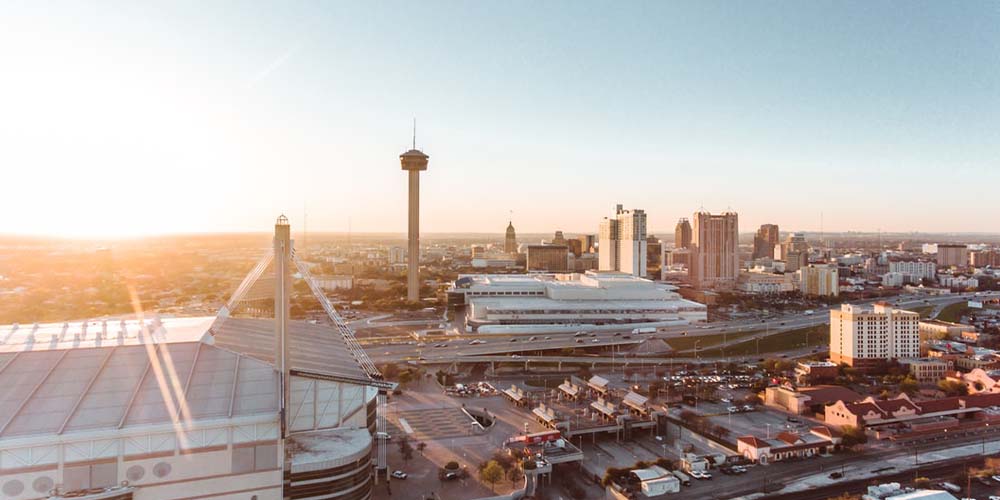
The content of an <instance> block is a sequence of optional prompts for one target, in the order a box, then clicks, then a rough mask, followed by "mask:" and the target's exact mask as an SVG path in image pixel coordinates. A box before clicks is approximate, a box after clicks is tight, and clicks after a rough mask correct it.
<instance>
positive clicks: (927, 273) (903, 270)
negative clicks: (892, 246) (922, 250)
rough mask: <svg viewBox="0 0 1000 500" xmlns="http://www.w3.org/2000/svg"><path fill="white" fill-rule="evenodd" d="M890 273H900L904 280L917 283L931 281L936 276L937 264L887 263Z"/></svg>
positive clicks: (923, 262) (915, 261) (907, 261)
mask: <svg viewBox="0 0 1000 500" xmlns="http://www.w3.org/2000/svg"><path fill="white" fill-rule="evenodd" d="M889 272H890V273H900V274H902V275H903V276H904V279H908V280H909V281H913V282H919V281H920V280H923V279H928V280H933V279H934V278H935V277H936V276H937V263H934V262H929V261H919V260H900V261H894V262H889Z"/></svg>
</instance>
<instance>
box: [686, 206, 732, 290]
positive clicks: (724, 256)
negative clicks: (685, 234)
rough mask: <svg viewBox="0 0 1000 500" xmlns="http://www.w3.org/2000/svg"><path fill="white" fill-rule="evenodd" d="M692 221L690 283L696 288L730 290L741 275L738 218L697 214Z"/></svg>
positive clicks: (727, 213) (730, 213) (729, 214)
mask: <svg viewBox="0 0 1000 500" xmlns="http://www.w3.org/2000/svg"><path fill="white" fill-rule="evenodd" d="M693 219H694V227H693V228H692V239H691V264H690V266H689V268H688V269H689V271H688V272H689V276H690V278H691V283H692V284H693V285H694V286H695V287H697V288H716V289H731V288H733V287H734V286H736V279H737V278H739V275H740V265H739V220H738V216H737V215H736V213H734V212H726V213H723V214H720V215H712V214H710V213H708V212H697V213H695V214H694V217H693Z"/></svg>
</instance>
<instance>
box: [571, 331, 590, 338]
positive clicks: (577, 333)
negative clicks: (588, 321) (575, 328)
mask: <svg viewBox="0 0 1000 500" xmlns="http://www.w3.org/2000/svg"><path fill="white" fill-rule="evenodd" d="M586 334H587V332H576V333H574V334H573V336H574V337H583V336H584V335H586Z"/></svg>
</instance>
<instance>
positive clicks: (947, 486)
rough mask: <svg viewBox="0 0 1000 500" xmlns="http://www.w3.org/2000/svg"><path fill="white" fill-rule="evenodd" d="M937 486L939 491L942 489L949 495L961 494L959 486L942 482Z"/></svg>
mask: <svg viewBox="0 0 1000 500" xmlns="http://www.w3.org/2000/svg"><path fill="white" fill-rule="evenodd" d="M938 486H939V487H940V488H941V489H943V490H945V491H949V492H951V493H961V492H962V487H961V486H959V485H957V484H953V483H948V482H943V483H938Z"/></svg>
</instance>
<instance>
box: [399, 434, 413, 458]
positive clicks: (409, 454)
mask: <svg viewBox="0 0 1000 500" xmlns="http://www.w3.org/2000/svg"><path fill="white" fill-rule="evenodd" d="M399 453H400V454H401V455H403V462H404V463H406V462H409V461H410V459H412V458H413V446H412V445H410V438H408V437H406V436H403V439H401V440H400V441H399Z"/></svg>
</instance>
